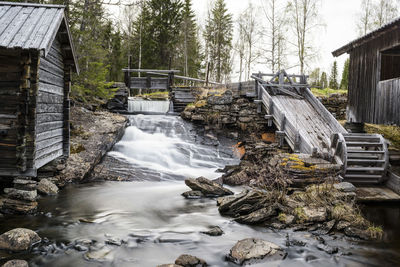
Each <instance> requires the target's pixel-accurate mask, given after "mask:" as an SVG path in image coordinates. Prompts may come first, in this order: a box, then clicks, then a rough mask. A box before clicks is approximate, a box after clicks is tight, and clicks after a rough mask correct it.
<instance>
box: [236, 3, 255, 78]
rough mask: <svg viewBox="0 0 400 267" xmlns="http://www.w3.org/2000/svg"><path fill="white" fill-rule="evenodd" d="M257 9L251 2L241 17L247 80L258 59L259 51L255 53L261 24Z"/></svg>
mask: <svg viewBox="0 0 400 267" xmlns="http://www.w3.org/2000/svg"><path fill="white" fill-rule="evenodd" d="M255 10H256V9H255V8H254V6H253V5H252V4H251V2H249V5H248V7H247V8H246V9H245V10H244V11H243V12H242V13H241V14H240V15H239V17H240V18H239V20H238V24H239V33H240V34H241V35H242V37H239V38H240V39H241V40H243V41H244V47H245V49H244V54H246V55H245V57H244V58H245V61H246V65H247V66H246V79H247V80H250V68H251V64H252V63H253V62H254V60H256V59H257V58H258V55H259V54H258V53H257V51H254V48H255V44H256V43H257V42H258V40H259V34H258V27H259V24H258V23H257V20H256V11H255Z"/></svg>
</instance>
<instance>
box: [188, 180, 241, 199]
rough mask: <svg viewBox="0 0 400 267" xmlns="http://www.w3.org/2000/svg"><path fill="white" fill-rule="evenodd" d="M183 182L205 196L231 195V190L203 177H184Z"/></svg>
mask: <svg viewBox="0 0 400 267" xmlns="http://www.w3.org/2000/svg"><path fill="white" fill-rule="evenodd" d="M185 184H186V185H187V186H189V187H190V189H192V190H193V191H200V192H202V193H203V194H204V195H205V196H212V197H215V196H225V195H233V192H232V191H231V190H229V189H227V188H224V187H222V186H221V185H219V184H217V183H216V182H213V181H211V180H208V179H206V178H204V177H199V178H196V179H192V178H189V179H186V180H185Z"/></svg>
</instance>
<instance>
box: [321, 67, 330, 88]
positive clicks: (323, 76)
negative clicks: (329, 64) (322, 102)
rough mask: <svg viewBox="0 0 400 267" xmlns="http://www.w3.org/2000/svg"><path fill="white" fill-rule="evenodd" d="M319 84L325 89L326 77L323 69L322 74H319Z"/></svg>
mask: <svg viewBox="0 0 400 267" xmlns="http://www.w3.org/2000/svg"><path fill="white" fill-rule="evenodd" d="M320 84H321V88H322V89H325V88H327V87H328V78H327V75H326V72H325V71H323V72H322V74H321V80H320Z"/></svg>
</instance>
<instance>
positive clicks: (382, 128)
mask: <svg viewBox="0 0 400 267" xmlns="http://www.w3.org/2000/svg"><path fill="white" fill-rule="evenodd" d="M365 131H366V132H367V133H377V134H381V135H383V136H384V137H385V138H386V139H388V140H389V141H390V142H391V144H392V146H391V147H392V148H395V149H400V127H399V126H391V125H380V124H379V125H378V124H369V123H366V124H365Z"/></svg>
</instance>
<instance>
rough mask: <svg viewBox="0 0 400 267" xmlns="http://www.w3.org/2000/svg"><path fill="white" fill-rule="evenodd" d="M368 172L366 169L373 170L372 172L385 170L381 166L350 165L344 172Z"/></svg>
mask: <svg viewBox="0 0 400 267" xmlns="http://www.w3.org/2000/svg"><path fill="white" fill-rule="evenodd" d="M357 171H358V172H368V171H373V172H383V171H385V168H381V167H350V168H347V169H346V172H357Z"/></svg>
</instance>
